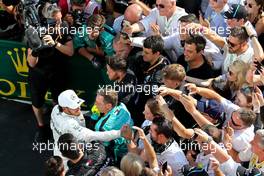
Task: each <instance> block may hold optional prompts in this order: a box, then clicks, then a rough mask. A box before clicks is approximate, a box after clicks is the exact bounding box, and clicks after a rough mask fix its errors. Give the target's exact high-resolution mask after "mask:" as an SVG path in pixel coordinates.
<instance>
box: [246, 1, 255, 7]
mask: <svg viewBox="0 0 264 176" xmlns="http://www.w3.org/2000/svg"><path fill="white" fill-rule="evenodd" d="M244 4H245V6H248V7H249V8H252V7H253V4H249V3H247V1H245V2H244Z"/></svg>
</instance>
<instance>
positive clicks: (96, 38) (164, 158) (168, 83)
mask: <svg viewBox="0 0 264 176" xmlns="http://www.w3.org/2000/svg"><path fill="white" fill-rule="evenodd" d="M19 3H21V2H20V1H12V3H10V1H6V0H2V2H0V5H1V8H2V9H1V11H0V12H1V17H0V18H2V19H1V31H0V34H1V35H0V37H1V39H7V40H21V41H24V42H25V41H28V40H30V39H25V40H24V39H22V38H23V37H21V36H20V35H21V34H23V30H24V25H25V23H24V21H23V18H21V14H19V13H18V9H19V8H18V6H19ZM41 4H42V5H41V7H40V8H38V10H39V11H38V13H39V16H40V17H41V18H40V19H41V23H43V24H41V25H42V26H45V27H46V29H47V31H46V32H45V34H44V37H41V40H43V43H44V42H45V44H46V45H47V46H48V47H46V48H42V49H40V50H35V48H29V49H28V57H27V60H28V65H29V83H30V88H31V97H32V107H33V111H34V114H35V116H36V120H37V124H38V127H39V128H38V129H39V131H38V133H37V136H36V141H38V142H43V141H45V140H47V139H49V137H50V134H49V132H50V129H51V131H52V138H53V139H54V144H55V148H54V156H53V157H51V158H50V159H49V160H48V161H47V162H46V173H45V174H46V175H49V176H63V175H102V176H110V175H111V176H113V175H116V176H123V175H126V176H142V175H153V176H154V175H173V176H176V175H210V176H211V175H220V176H222V175H227V176H229V175H230V176H235V175H264V129H263V123H264V97H263V85H264V62H263V59H264V54H263V46H264V12H263V11H264V1H263V0H245V1H241V0H178V1H176V0H156V1H154V0H142V1H140V0H131V1H126V0H101V1H100V0H86V1H85V0H70V1H67V0H59V1H45V2H42V3H41ZM3 19H11V20H5V23H2V20H3ZM7 22H8V23H10V24H8V23H7ZM47 25H48V26H47ZM51 28H53V30H50V29H51ZM65 29H67V30H65ZM74 29H75V30H74ZM76 29H78V30H76ZM79 29H81V30H79ZM12 31H15V32H12ZM21 31H22V32H21ZM50 31H53V32H52V33H50ZM65 31H66V32H65ZM74 31H75V33H74ZM76 31H77V32H76ZM32 35H33V34H32ZM74 54H77V55H81V56H83V57H84V58H86V59H87V62H90V63H91V64H92V65H93V67H94V69H100V70H106V73H107V75H108V78H109V80H111V81H113V85H112V86H111V89H110V88H109V87H110V86H106V87H107V88H100V89H99V90H98V91H97V95H96V97H95V103H94V106H93V107H92V109H91V111H89V112H88V113H86V114H83V113H82V112H81V108H80V107H81V104H82V103H83V102H84V100H82V99H80V98H79V97H78V96H77V95H76V93H75V92H74V91H73V90H71V87H69V86H68V84H67V78H68V72H67V69H65V68H70V66H69V65H68V60H69V59H71V57H72V56H73V55H74ZM76 79H78V78H76ZM83 81H89V80H83ZM47 90H50V91H51V93H52V98H53V100H54V107H53V110H52V113H51V120H50V123H49V124H45V122H44V119H43V116H44V113H43V105H44V102H45V94H46V92H47ZM65 146H66V147H65Z"/></svg>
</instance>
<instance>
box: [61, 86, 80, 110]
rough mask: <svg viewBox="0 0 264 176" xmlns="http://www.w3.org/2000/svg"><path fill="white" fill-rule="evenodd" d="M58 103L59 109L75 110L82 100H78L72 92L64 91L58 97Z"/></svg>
mask: <svg viewBox="0 0 264 176" xmlns="http://www.w3.org/2000/svg"><path fill="white" fill-rule="evenodd" d="M58 102H59V105H60V106H61V107H67V108H71V109H76V108H78V107H80V106H81V104H82V103H83V102H84V100H83V99H81V98H79V97H78V96H77V95H76V93H75V92H74V91H73V90H65V91H63V92H62V93H61V94H60V95H59V97H58Z"/></svg>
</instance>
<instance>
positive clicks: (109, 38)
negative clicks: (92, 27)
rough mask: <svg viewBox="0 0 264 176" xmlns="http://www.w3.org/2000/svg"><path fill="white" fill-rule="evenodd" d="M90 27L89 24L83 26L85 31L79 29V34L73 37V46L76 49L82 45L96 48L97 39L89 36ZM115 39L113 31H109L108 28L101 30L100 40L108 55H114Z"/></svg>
mask: <svg viewBox="0 0 264 176" xmlns="http://www.w3.org/2000/svg"><path fill="white" fill-rule="evenodd" d="M106 27H107V28H110V27H109V26H105V28H106ZM87 29H89V28H88V27H87V25H83V26H82V30H83V31H78V33H77V34H75V36H74V38H73V46H74V49H76V48H82V47H89V48H96V40H91V39H90V38H89V34H88V33H89V30H87ZM113 40H114V35H112V34H111V33H109V32H107V31H106V30H103V31H102V32H100V35H99V41H100V44H101V46H100V48H102V50H103V51H104V53H105V54H106V55H107V56H112V55H114V49H113Z"/></svg>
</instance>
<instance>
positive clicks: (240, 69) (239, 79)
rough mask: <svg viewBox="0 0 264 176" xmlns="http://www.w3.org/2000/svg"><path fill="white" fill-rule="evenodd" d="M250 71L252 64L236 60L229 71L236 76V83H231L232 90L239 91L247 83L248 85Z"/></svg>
mask: <svg viewBox="0 0 264 176" xmlns="http://www.w3.org/2000/svg"><path fill="white" fill-rule="evenodd" d="M249 69H250V64H248V63H245V62H244V61H242V60H236V61H234V62H233V64H232V65H230V66H229V70H231V71H232V72H233V74H235V75H236V81H232V82H229V86H230V88H231V90H233V91H235V90H239V89H240V88H241V87H242V86H243V85H244V84H245V83H247V78H246V75H247V72H248V71H249Z"/></svg>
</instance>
